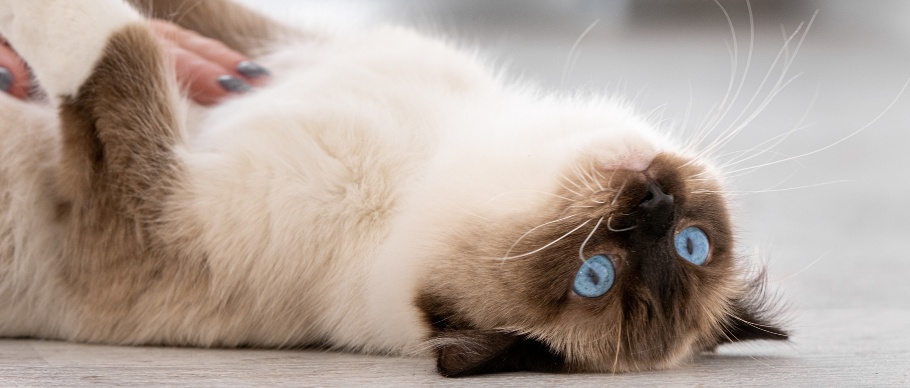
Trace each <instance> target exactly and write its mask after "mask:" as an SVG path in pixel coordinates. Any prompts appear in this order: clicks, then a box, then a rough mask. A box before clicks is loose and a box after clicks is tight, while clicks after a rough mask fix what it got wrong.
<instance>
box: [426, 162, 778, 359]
mask: <svg viewBox="0 0 910 388" xmlns="http://www.w3.org/2000/svg"><path fill="white" fill-rule="evenodd" d="M687 162H688V160H687V159H685V158H682V157H679V156H675V155H669V154H662V155H659V156H658V157H657V158H656V159H655V160H654V162H653V163H652V164H651V166H650V167H649V168H648V169H647V171H646V172H645V173H642V172H635V171H628V170H606V171H603V170H600V171H598V170H597V169H596V168H595V167H593V164H589V165H588V166H589V167H588V170H587V171H585V172H584V173H582V174H576V176H582V175H587V176H588V177H590V178H592V179H593V177H595V176H596V177H597V178H596V179H597V180H598V182H591V181H590V179H589V182H587V183H588V184H583V183H581V182H574V183H573V182H563V184H562V188H559V189H557V194H558V195H559V196H560V197H562V198H556V199H553V200H551V201H549V202H548V203H547V204H546V205H545V206H542V207H541V208H540V209H539V210H538V211H537V212H536V217H533V218H528V219H522V220H516V221H514V222H513V223H511V224H508V225H504V224H495V225H490V224H489V223H488V224H477V225H471V226H470V227H466V228H455V229H457V230H468V231H470V232H469V233H468V234H462V235H458V236H454V239H455V241H459V242H460V243H458V246H457V247H456V248H455V249H454V250H453V251H452V252H446V253H444V254H448V255H450V256H453V257H457V258H459V259H457V260H452V259H449V260H437V261H436V262H439V263H443V266H442V268H436V269H435V272H434V273H433V275H431V279H429V280H428V281H427V282H426V283H425V284H424V285H425V287H426V288H425V291H424V292H423V293H422V294H421V295H420V296H419V297H418V298H417V300H416V304H417V305H418V306H419V308H421V309H422V310H423V311H424V312H425V314H426V317H427V320H428V321H429V323H430V324H431V325H433V327H434V329H435V331H436V334H435V335H436V336H438V337H441V338H453V339H457V338H458V336H459V335H460V334H459V333H461V332H464V331H465V330H468V331H471V332H473V331H476V330H494V331H495V330H507V331H510V332H513V333H517V335H520V336H521V337H522V338H524V341H523V343H524V342H528V341H531V342H538V343H543V344H546V348H548V349H550V352H551V353H552V354H556V355H559V357H561V359H562V360H563V362H564V364H563V365H562V366H561V367H560V369H561V370H563V371H612V372H622V371H631V370H642V369H652V368H662V367H667V366H670V365H672V364H674V363H678V362H679V361H680V360H681V359H684V358H685V357H687V356H690V355H692V354H693V353H695V352H698V351H701V350H702V349H705V348H709V347H712V346H714V345H716V344H717V343H718V338H719V337H721V335H722V334H721V333H722V331H723V330H724V327H726V326H729V324H730V318H729V317H728V316H729V314H745V313H746V312H743V311H740V308H739V306H738V301H739V300H740V299H741V296H743V295H742V294H743V293H744V292H746V291H750V290H751V288H752V287H750V286H749V285H748V284H746V283H745V282H744V280H743V279H742V275H743V274H742V269H741V268H740V264H739V263H737V262H736V258H735V253H734V247H733V246H734V241H733V231H732V230H731V228H732V227H731V225H730V221H729V219H730V216H729V214H728V211H727V208H726V203H725V202H724V201H725V200H724V198H723V197H722V196H721V195H720V194H718V191H719V190H720V186H719V184H718V183H717V182H715V181H713V180H694V179H690V178H692V177H695V176H696V175H698V174H701V173H703V171H704V170H703V168H702V167H700V166H698V165H697V164H694V163H687ZM581 165H584V164H581ZM564 175H566V176H571V175H569V174H564ZM649 179H652V180H654V181H656V182H657V183H659V184H660V185H661V186H662V187H663V188H664V189H665V191H666V192H667V193H668V194H671V195H673V196H674V198H675V210H674V212H673V216H672V218H673V220H672V227H670V228H669V229H668V230H666V232H661V233H660V234H659V235H643V233H645V232H644V231H641V229H642V228H637V229H632V230H629V231H624V232H610V231H608V230H607V229H608V228H607V226H606V225H607V224H608V223H609V224H610V227H612V228H613V229H620V230H621V229H624V228H627V227H633V226H636V225H637V224H638V223H640V222H642V219H641V217H642V216H641V215H638V214H637V210H636V209H638V208H637V206H638V204H639V203H641V201H642V198H643V197H644V196H645V195H646V193H647V185H648V184H647V182H648V180H649ZM599 187H603V188H605V190H600V189H599ZM620 187H621V188H622V190H621V191H620ZM592 188H593V189H592ZM566 198H568V199H571V200H572V201H571V202H568V201H567V200H566ZM614 201H615V205H613V203H614ZM528 214H535V213H534V212H529V213H528ZM566 217H568V218H566ZM601 217H603V218H602V219H601ZM559 219H564V220H563V221H559V222H554V223H551V224H547V225H546V226H543V227H539V226H540V225H544V224H545V223H547V222H550V221H553V220H559ZM598 220H600V221H598ZM585 222H587V224H585V226H584V227H581V228H580V229H578V230H577V231H575V232H573V233H571V234H569V235H567V236H566V237H564V238H562V239H561V240H559V241H558V242H556V243H554V244H553V245H551V246H550V247H549V248H547V249H543V250H541V251H539V252H536V253H534V254H530V255H526V256H524V255H522V254H525V253H526V252H534V251H535V250H537V249H538V248H540V247H543V246H545V245H547V244H550V243H552V242H553V241H555V240H557V239H558V238H560V237H561V236H563V235H565V234H566V233H567V232H569V231H571V230H573V229H575V228H576V227H578V226H579V225H582V224H583V223H585ZM595 222H600V226H599V228H598V229H597V231H596V232H593V228H594V225H595ZM693 225H696V226H698V227H700V228H702V229H703V230H705V232H706V233H707V234H708V236H709V238H710V241H711V246H712V248H711V249H712V253H711V257H710V258H709V261H708V262H707V263H706V264H705V265H703V266H697V265H694V264H691V263H689V262H686V261H685V260H683V259H681V258H679V257H678V256H677V255H676V253H675V248H674V246H673V237H674V236H675V234H676V233H677V232H678V231H680V230H682V229H683V228H685V227H688V226H693ZM536 227H539V228H538V229H534V228H536ZM532 229H534V232H533V233H530V234H528V235H526V236H524V237H522V234H523V233H524V232H525V231H529V230H532ZM589 236H590V240H589V241H588V242H587V244H586V245H585V246H584V257H583V258H579V248H580V247H581V246H582V244H583V243H584V242H585V239H586V238H588V237H589ZM519 239H520V241H519ZM516 241H518V243H517V244H515V243H516ZM513 244H515V246H514V247H512V245H513ZM510 247H511V249H510ZM598 253H601V254H609V255H611V256H612V257H614V258H615V259H614V263H615V264H614V265H615V267H616V279H615V282H614V284H613V287H612V288H611V289H610V291H609V292H607V294H605V295H603V296H601V297H598V298H590V299H588V298H582V297H579V296H577V295H574V293H573V292H572V291H571V288H572V281H573V279H574V275H575V273H576V272H577V271H578V269H579V267H580V265H581V263H582V260H583V259H584V258H587V257H590V256H591V255H593V254H598ZM506 256H520V257H516V258H510V259H505V260H503V258H504V257H506ZM749 316H750V317H752V316H753V314H750V315H749ZM769 330H771V331H776V330H777V329H773V328H769ZM766 337H767V336H766ZM758 338H759V337H752V338H743V339H758ZM474 340H476V339H474ZM496 342H497V343H501V341H496ZM538 356H540V357H542V358H543V359H547V357H549V356H548V355H547V353H539V354H538ZM450 359H454V358H450ZM443 362H444V360H443V359H442V358H440V363H441V364H440V368H441V369H444V365H443V364H442V363H443Z"/></svg>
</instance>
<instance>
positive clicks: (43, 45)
mask: <svg viewBox="0 0 910 388" xmlns="http://www.w3.org/2000/svg"><path fill="white" fill-rule="evenodd" d="M142 20H143V19H142V17H141V16H140V14H139V13H138V12H137V11H136V10H134V9H133V8H132V7H130V6H129V5H128V4H127V3H126V2H124V1H123V0H40V1H36V0H2V1H0V35H2V36H3V37H4V38H6V40H7V41H9V42H10V44H11V45H12V46H13V48H15V49H16V51H17V52H18V53H19V55H20V56H22V57H23V58H24V59H25V61H26V62H27V63H28V64H29V66H30V67H31V68H32V71H33V72H34V74H35V77H36V78H37V79H38V82H39V83H40V84H41V85H42V86H43V87H44V89H45V90H46V91H47V92H48V94H49V95H51V96H54V97H64V96H69V95H73V94H75V93H76V92H77V91H78V90H79V87H80V86H81V85H82V83H83V82H85V80H86V79H87V78H88V77H89V75H90V74H91V72H92V69H93V68H94V66H95V63H96V62H97V61H98V58H100V57H101V55H102V53H103V52H104V48H105V46H106V45H107V42H108V39H109V38H110V36H111V35H112V34H113V33H114V32H116V31H117V30H119V29H121V28H123V27H124V26H126V25H128V24H130V23H136V22H141V21H142Z"/></svg>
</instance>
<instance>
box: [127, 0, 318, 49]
mask: <svg viewBox="0 0 910 388" xmlns="http://www.w3.org/2000/svg"><path fill="white" fill-rule="evenodd" d="M130 2H131V3H132V4H133V5H134V6H135V7H136V9H138V10H140V11H143V12H145V14H146V15H148V16H149V17H153V18H157V19H162V20H167V21H170V22H172V23H174V24H177V25H179V26H181V27H183V28H186V29H189V30H192V31H195V32H197V33H199V34H200V35H202V36H205V37H208V38H211V39H215V40H218V41H220V42H222V43H224V44H225V45H226V46H228V47H230V48H231V49H233V50H235V51H237V52H239V53H242V54H243V55H245V56H247V57H253V56H256V55H259V54H262V50H263V49H266V48H267V47H268V43H269V42H272V41H274V40H275V39H276V38H277V37H279V36H280V37H281V38H283V39H284V38H290V37H293V36H297V35H300V34H299V33H298V32H297V31H295V30H291V29H289V28H284V27H283V26H282V25H280V24H278V23H275V22H274V21H272V20H271V19H269V18H267V17H265V16H263V15H261V14H259V13H257V12H254V11H252V10H250V9H248V8H247V7H244V6H242V5H240V4H236V3H233V2H231V1H227V0H130ZM213 15H217V17H213Z"/></svg>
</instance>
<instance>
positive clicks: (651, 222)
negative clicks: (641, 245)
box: [638, 180, 674, 234]
mask: <svg viewBox="0 0 910 388" xmlns="http://www.w3.org/2000/svg"><path fill="white" fill-rule="evenodd" d="M647 184H648V190H647V191H646V192H645V195H644V197H643V198H642V199H641V202H640V203H639V204H638V209H639V211H640V217H641V218H640V220H639V221H640V224H639V227H641V228H643V229H645V231H646V232H649V233H654V234H660V233H664V232H666V231H667V230H668V229H669V228H670V227H671V226H672V225H673V210H674V201H673V196H672V195H670V194H667V193H666V192H665V190H664V188H663V187H661V185H660V184H659V183H657V182H655V181H653V180H648V183H647Z"/></svg>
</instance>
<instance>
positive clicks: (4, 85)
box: [0, 66, 13, 93]
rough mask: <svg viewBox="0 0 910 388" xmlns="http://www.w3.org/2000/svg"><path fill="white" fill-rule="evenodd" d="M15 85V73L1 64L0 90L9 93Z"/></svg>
mask: <svg viewBox="0 0 910 388" xmlns="http://www.w3.org/2000/svg"><path fill="white" fill-rule="evenodd" d="M12 87H13V73H12V72H10V71H9V69H7V68H5V67H2V66H0V90H2V91H4V92H6V93H9V90H10V88H12Z"/></svg>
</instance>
